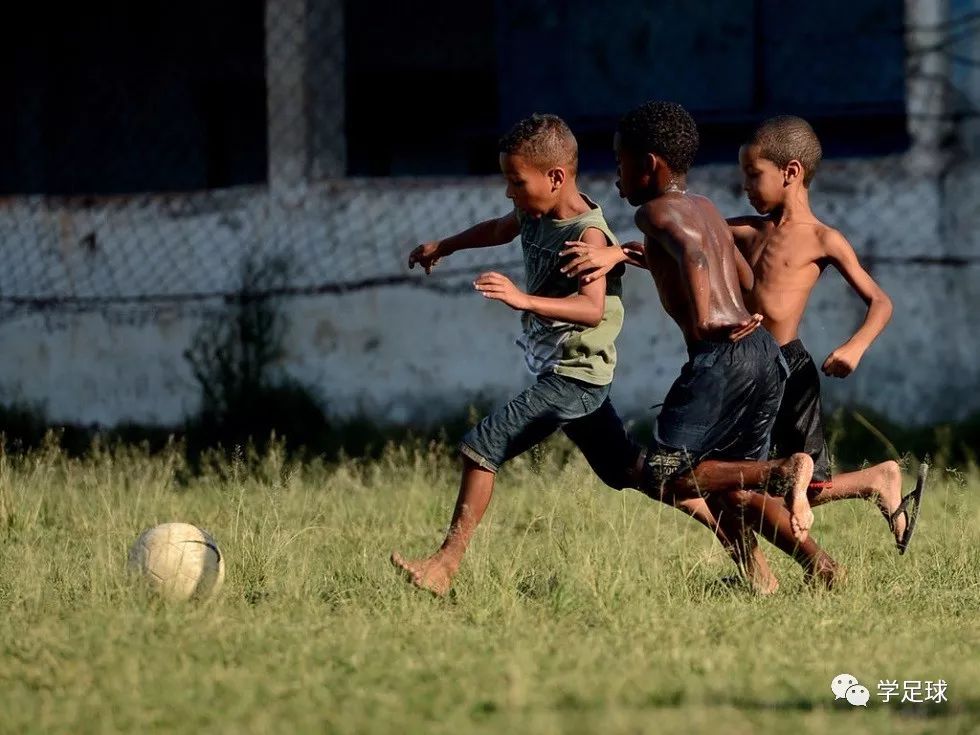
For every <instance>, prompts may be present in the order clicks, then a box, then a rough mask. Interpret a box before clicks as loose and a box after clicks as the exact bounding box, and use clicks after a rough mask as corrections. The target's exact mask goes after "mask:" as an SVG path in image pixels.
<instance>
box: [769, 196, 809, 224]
mask: <svg viewBox="0 0 980 735" xmlns="http://www.w3.org/2000/svg"><path fill="white" fill-rule="evenodd" d="M769 218H770V219H771V220H772V222H773V223H774V224H775V225H776V227H779V226H781V225H786V224H790V223H793V222H801V221H802V222H808V221H812V220H813V219H815V218H814V216H813V211H812V210H811V209H810V192H809V191H808V190H807V189H806V188H804V187H802V186H801V187H800V188H799V189H796V190H795V191H792V192H790V193H788V194H787V195H786V199H785V200H783V203H782V205H781V206H779V207H776V208H775V209H773V210H772V212H771V213H770V214H769Z"/></svg>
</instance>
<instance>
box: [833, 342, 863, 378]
mask: <svg viewBox="0 0 980 735" xmlns="http://www.w3.org/2000/svg"><path fill="white" fill-rule="evenodd" d="M863 354H864V350H862V349H860V348H859V347H855V346H853V345H849V344H846V345H841V346H840V347H838V348H837V349H836V350H834V351H833V352H831V353H830V355H829V356H828V357H827V359H826V360H824V362H823V372H824V375H829V376H830V377H831V378H846V377H847V376H848V375H850V374H851V373H853V372H854V371H855V370H856V369H857V366H858V363H859V362H861V357H862V355H863Z"/></svg>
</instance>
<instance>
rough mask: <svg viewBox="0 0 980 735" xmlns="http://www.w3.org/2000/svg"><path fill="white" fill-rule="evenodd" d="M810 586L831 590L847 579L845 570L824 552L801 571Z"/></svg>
mask: <svg viewBox="0 0 980 735" xmlns="http://www.w3.org/2000/svg"><path fill="white" fill-rule="evenodd" d="M803 578H804V579H805V580H806V581H807V584H809V585H810V586H811V587H816V588H820V587H822V588H824V589H827V590H833V589H836V588H838V587H840V586H841V585H842V584H844V582H845V581H846V580H847V572H846V570H845V569H844V567H842V566H840V565H838V564H837V562H835V561H834V560H833V559H831V558H830V557H829V556H827V555H826V554H824V555H822V556H820V557H818V558H817V559H816V560H815V561H814V562H813V563H812V564H811V565H810V566H809V567H808V568H807V569H806V571H805V572H804V573H803Z"/></svg>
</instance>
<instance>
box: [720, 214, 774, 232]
mask: <svg viewBox="0 0 980 735" xmlns="http://www.w3.org/2000/svg"><path fill="white" fill-rule="evenodd" d="M725 222H727V223H728V226H729V227H744V228H751V229H753V230H756V231H759V232H761V231H763V230H765V229H766V228H767V227H771V226H772V220H771V219H770V218H769V216H768V215H765V214H743V215H739V216H738V217H727V218H726V219H725Z"/></svg>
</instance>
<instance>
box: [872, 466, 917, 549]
mask: <svg viewBox="0 0 980 735" xmlns="http://www.w3.org/2000/svg"><path fill="white" fill-rule="evenodd" d="M868 471H869V472H873V473H874V474H873V475H872V479H871V487H872V489H873V490H874V492H875V500H876V502H877V503H878V508H879V509H881V513H882V515H883V516H884V517H885V520H886V521H887V522H888V527H889V528H890V529H891V531H892V533H893V534H895V543H900V542H901V541H902V538H904V536H905V528H906V526H907V523H908V517H907V516H906V515H905V514H904V513H899V514H898V516H896V517H895V518H894V520H893V519H892V516H893V515H894V514H895V511H896V510H897V509H898V506H899V505H900V504H901V502H902V470H901V468H900V467H899V466H898V462H894V461H892V460H889V461H887V462H882V463H881V464H879V465H875V466H874V467H871V468H870V469H869V470H868Z"/></svg>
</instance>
